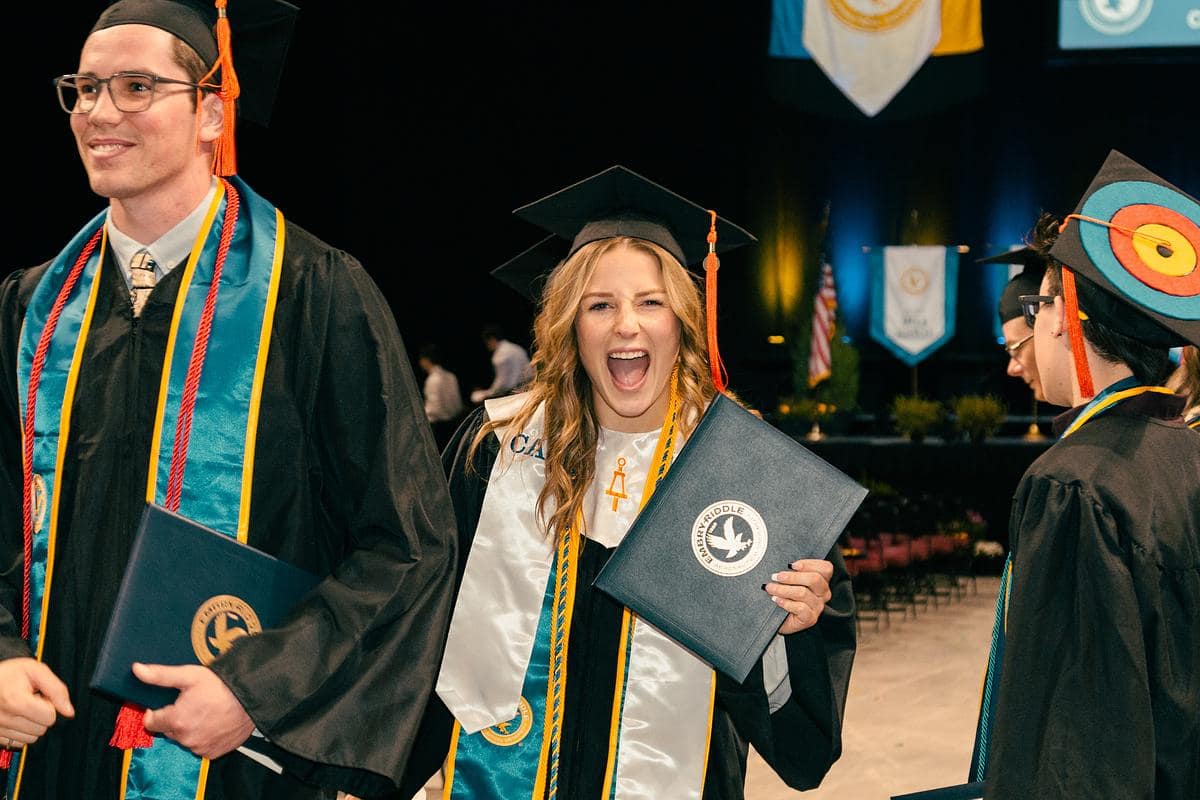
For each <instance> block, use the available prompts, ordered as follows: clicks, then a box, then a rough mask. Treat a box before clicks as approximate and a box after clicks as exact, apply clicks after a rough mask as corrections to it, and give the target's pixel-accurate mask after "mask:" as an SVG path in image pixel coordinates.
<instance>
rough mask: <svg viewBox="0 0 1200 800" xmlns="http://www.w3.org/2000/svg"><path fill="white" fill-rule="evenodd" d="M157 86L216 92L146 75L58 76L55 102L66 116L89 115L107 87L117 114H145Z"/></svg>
mask: <svg viewBox="0 0 1200 800" xmlns="http://www.w3.org/2000/svg"><path fill="white" fill-rule="evenodd" d="M160 83H170V84H177V85H179V86H190V87H192V88H193V89H199V90H200V91H202V92H210V91H215V90H216V89H217V87H216V86H211V85H205V84H199V83H192V82H191V81H180V80H176V79H174V78H160V77H159V76H158V75H151V74H150V73H148V72H115V73H113V74H112V75H109V76H108V77H107V78H97V77H95V76H94V75H60V76H58V77H57V78H55V79H54V87H55V88H56V89H57V90H58V102H59V104H60V105H61V106H62V109H63V111H65V112H67V113H68V114H89V113H91V111H92V109H94V108H95V107H96V103H97V102H99V100H100V91H101V90H102V89H103V87H104V86H105V85H106V84H107V86H108V96H109V97H111V98H112V102H113V105H114V106H116V108H117V110H118V111H123V112H125V113H126V114H134V113H137V112H138V111H145V110H146V109H148V108H149V107H150V104H151V103H153V102H154V95H155V94H156V92H157V90H158V85H159V84H160Z"/></svg>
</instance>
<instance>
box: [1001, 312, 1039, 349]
mask: <svg viewBox="0 0 1200 800" xmlns="http://www.w3.org/2000/svg"><path fill="white" fill-rule="evenodd" d="M1022 310H1024V309H1022ZM1032 338H1033V334H1032V333H1031V334H1029V335H1028V336H1026V337H1025V338H1024V339H1022V340H1021V341H1019V342H1013V343H1012V344H1006V345H1004V352H1006V353H1008V357H1009V358H1016V356H1017V351H1018V350H1020V349H1021V348H1022V347H1024V346H1025V343H1026V342H1028V341H1029V340H1030V339H1032Z"/></svg>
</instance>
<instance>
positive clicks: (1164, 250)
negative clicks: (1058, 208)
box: [1050, 150, 1200, 347]
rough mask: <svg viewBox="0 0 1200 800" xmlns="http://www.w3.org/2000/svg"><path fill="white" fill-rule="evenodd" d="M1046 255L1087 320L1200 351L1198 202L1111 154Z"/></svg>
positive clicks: (1137, 336) (1155, 341) (1148, 339)
mask: <svg viewBox="0 0 1200 800" xmlns="http://www.w3.org/2000/svg"><path fill="white" fill-rule="evenodd" d="M1050 255H1051V256H1052V257H1053V258H1055V259H1056V260H1058V261H1061V262H1062V263H1063V264H1064V265H1065V266H1067V267H1069V268H1071V269H1072V270H1074V271H1075V273H1076V274H1077V275H1078V276H1080V277H1081V278H1083V280H1080V281H1078V284H1077V286H1078V293H1079V307H1080V310H1081V311H1083V312H1084V313H1086V314H1087V315H1088V316H1089V317H1090V318H1092V319H1095V320H1097V321H1101V322H1103V323H1104V324H1105V325H1107V326H1109V327H1110V328H1113V329H1114V330H1116V331H1118V332H1120V333H1123V334H1125V335H1127V336H1129V337H1131V338H1134V339H1137V340H1138V341H1141V342H1144V343H1146V344H1149V345H1153V346H1156V347H1158V346H1161V347H1174V346H1176V345H1180V344H1184V343H1185V342H1191V343H1192V344H1197V345H1200V203H1198V202H1197V201H1196V199H1195V198H1194V197H1191V196H1190V195H1188V194H1186V193H1184V192H1182V191H1180V190H1179V189H1178V188H1176V187H1175V186H1172V185H1171V184H1169V183H1167V182H1166V181H1165V180H1163V179H1162V178H1160V177H1158V176H1157V175H1155V174H1154V173H1152V172H1150V171H1149V170H1148V169H1146V168H1145V167H1143V166H1141V165H1140V164H1138V163H1137V162H1135V161H1133V160H1132V159H1130V158H1129V157H1127V156H1125V155H1123V154H1121V153H1119V152H1117V151H1116V150H1113V151H1112V152H1110V153H1109V155H1108V158H1107V159H1106V160H1105V162H1104V165H1103V166H1102V167H1101V168H1100V172H1099V173H1097V175H1096V177H1095V178H1094V179H1093V180H1092V183H1091V185H1090V186H1089V187H1088V190H1087V192H1085V193H1084V195H1083V199H1082V200H1080V201H1079V205H1078V206H1077V207H1076V209H1075V213H1074V214H1071V215H1069V216H1068V217H1067V220H1066V225H1065V227H1064V228H1063V230H1062V233H1060V234H1059V237H1058V241H1057V242H1055V244H1054V246H1053V247H1052V248H1051V249H1050Z"/></svg>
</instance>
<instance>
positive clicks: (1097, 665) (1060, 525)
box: [973, 151, 1200, 800]
mask: <svg viewBox="0 0 1200 800" xmlns="http://www.w3.org/2000/svg"><path fill="white" fill-rule="evenodd" d="M1049 253H1050V256H1051V260H1050V263H1049V266H1048V268H1047V271H1046V275H1045V277H1044V278H1043V281H1042V285H1041V287H1040V291H1039V293H1038V294H1036V295H1027V296H1023V297H1022V298H1021V302H1022V303H1023V304H1024V305H1025V308H1026V314H1027V315H1028V316H1029V319H1030V321H1031V323H1032V324H1033V328H1034V345H1035V348H1036V351H1037V363H1038V368H1039V371H1040V373H1041V379H1042V385H1043V389H1044V391H1045V394H1046V397H1047V399H1048V400H1049V401H1050V402H1052V403H1056V404H1059V405H1062V406H1068V407H1070V410H1069V411H1067V412H1066V413H1064V414H1062V415H1061V416H1059V417H1058V418H1057V419H1056V420H1055V423H1054V427H1055V430H1056V432H1057V433H1058V434H1059V436H1060V441H1059V442H1057V443H1056V444H1055V445H1054V446H1053V447H1051V448H1050V449H1049V450H1048V451H1046V453H1044V454H1043V455H1042V456H1041V457H1040V458H1038V460H1037V461H1035V462H1034V463H1033V464H1032V465H1031V466H1030V468H1029V470H1028V471H1027V472H1026V473H1025V476H1024V477H1023V478H1022V481H1021V483H1020V485H1019V486H1018V488H1017V493H1016V497H1015V499H1014V501H1013V516H1012V521H1011V524H1010V540H1011V543H1012V552H1011V554H1010V557H1009V563H1008V565H1007V566H1006V570H1005V582H1004V584H1003V588H1002V592H1001V597H1000V601H999V604H998V610H997V626H996V631H995V634H994V637H993V650H992V654H991V656H990V658H989V666H988V678H987V683H986V688H987V694H988V695H990V696H991V697H994V698H995V702H994V704H993V706H992V707H991V708H989V707H987V705H985V708H984V714H983V719H981V723H980V731H981V736H980V740H979V742H978V743H977V748H976V764H975V765H974V769H975V774H974V775H973V777H976V778H982V777H985V776H986V778H987V784H988V785H987V791H986V795H985V796H986V797H987V798H989V799H990V800H1010V799H1011V800H1016V798H1022V799H1024V798H1031V797H1037V798H1079V797H1105V798H1108V797H1141V798H1154V800H1190V798H1195V797H1200V677H1198V676H1197V673H1196V670H1195V669H1193V665H1194V664H1196V663H1197V659H1198V658H1200V480H1197V476H1198V475H1200V440H1198V439H1197V437H1196V436H1195V435H1194V434H1193V433H1192V432H1191V431H1189V430H1187V428H1186V427H1184V425H1183V422H1182V420H1181V419H1180V412H1181V411H1182V410H1183V399H1182V398H1181V397H1179V396H1177V395H1175V394H1173V393H1172V392H1171V391H1170V390H1169V389H1166V388H1165V387H1162V386H1161V385H1160V384H1161V383H1162V381H1163V380H1164V379H1165V378H1166V377H1167V375H1168V373H1169V372H1170V370H1171V364H1170V360H1169V358H1168V351H1169V348H1171V347H1173V346H1176V345H1181V344H1186V343H1192V344H1196V343H1200V265H1198V263H1197V254H1198V253H1200V204H1198V203H1197V202H1196V200H1195V199H1193V198H1191V197H1189V196H1188V195H1186V194H1184V193H1183V192H1181V191H1180V190H1179V189H1177V188H1176V187H1174V186H1172V185H1170V184H1169V183H1167V182H1166V181H1164V180H1162V179H1161V178H1159V177H1158V176H1156V175H1154V174H1152V173H1150V172H1149V171H1148V170H1146V169H1144V168H1143V167H1141V166H1140V165H1138V164H1136V163H1134V162H1133V161H1131V160H1130V159H1128V158H1127V157H1125V156H1123V155H1121V154H1120V153H1117V152H1115V151H1114V152H1113V153H1112V154H1110V156H1109V157H1108V159H1107V161H1106V162H1105V163H1104V166H1103V168H1102V169H1101V170H1100V172H1099V174H1098V175H1097V176H1096V178H1095V179H1094V180H1093V182H1092V184H1091V186H1090V187H1089V189H1088V191H1087V193H1086V194H1085V195H1084V197H1083V200H1082V201H1081V202H1080V204H1079V206H1078V207H1077V208H1076V211H1075V213H1073V214H1070V215H1068V217H1067V218H1066V221H1065V223H1064V226H1063V230H1062V232H1061V233H1060V235H1059V237H1058V239H1057V241H1056V242H1055V243H1054V245H1053V247H1052V248H1050V250H1049Z"/></svg>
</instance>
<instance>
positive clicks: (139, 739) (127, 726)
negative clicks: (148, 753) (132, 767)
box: [108, 703, 154, 750]
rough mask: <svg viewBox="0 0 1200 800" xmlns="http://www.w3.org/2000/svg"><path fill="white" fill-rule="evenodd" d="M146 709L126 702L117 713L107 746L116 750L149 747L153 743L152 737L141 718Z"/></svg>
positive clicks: (144, 714)
mask: <svg viewBox="0 0 1200 800" xmlns="http://www.w3.org/2000/svg"><path fill="white" fill-rule="evenodd" d="M145 717H146V709H144V708H141V707H140V706H134V705H130V704H129V703H126V704H125V705H123V706H121V713H119V714H117V724H116V725H114V726H113V735H112V738H111V739H109V741H108V745H109V747H115V748H117V749H118V750H132V749H133V748H135V747H149V746H150V745H152V744H154V737H153V736H151V735H150V732H149V731H148V730H146V726H145V725H144V724H143V722H142V721H143V720H144V719H145Z"/></svg>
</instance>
